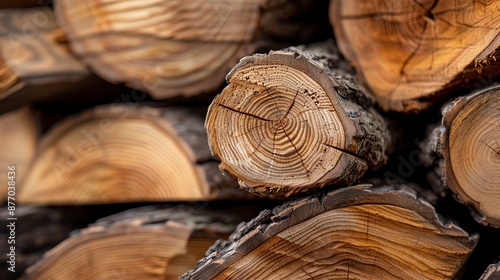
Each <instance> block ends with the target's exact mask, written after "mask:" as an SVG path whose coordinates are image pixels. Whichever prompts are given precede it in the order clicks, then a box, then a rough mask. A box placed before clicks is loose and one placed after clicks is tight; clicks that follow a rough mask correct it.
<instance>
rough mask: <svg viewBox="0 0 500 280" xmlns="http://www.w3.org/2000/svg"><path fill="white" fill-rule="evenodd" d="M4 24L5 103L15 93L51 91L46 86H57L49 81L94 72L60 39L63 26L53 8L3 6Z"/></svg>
mask: <svg viewBox="0 0 500 280" xmlns="http://www.w3.org/2000/svg"><path fill="white" fill-rule="evenodd" d="M0 26H1V28H0V78H1V79H2V80H1V82H0V101H1V103H5V101H4V99H7V100H8V98H9V97H10V95H14V94H16V95H19V94H21V95H23V96H22V98H24V99H28V98H29V99H36V98H37V97H36V96H35V95H51V94H53V93H51V92H48V93H47V92H45V90H47V89H52V91H54V90H55V89H53V88H51V87H48V86H46V85H58V84H61V86H64V85H66V84H68V83H70V82H74V81H79V80H82V79H85V78H88V76H89V75H90V73H89V71H88V70H87V69H86V67H85V66H84V65H83V64H82V63H80V62H79V61H77V60H76V59H75V58H74V57H73V56H72V55H71V54H70V53H69V52H68V49H67V46H65V45H64V44H59V43H58V42H57V41H56V38H57V35H58V31H59V26H58V25H57V23H56V21H55V18H54V14H53V12H52V10H51V9H49V8H47V7H45V8H30V9H22V10H0ZM36 85H45V87H42V88H37V87H36ZM40 91H42V92H40ZM12 98H13V97H10V99H12ZM26 103H28V102H27V100H25V103H24V104H26ZM3 106H5V105H3V104H2V107H3Z"/></svg>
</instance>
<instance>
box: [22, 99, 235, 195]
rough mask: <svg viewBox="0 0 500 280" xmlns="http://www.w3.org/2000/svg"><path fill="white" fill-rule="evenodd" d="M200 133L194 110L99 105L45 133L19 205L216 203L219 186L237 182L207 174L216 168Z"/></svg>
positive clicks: (200, 124)
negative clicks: (145, 202)
mask: <svg viewBox="0 0 500 280" xmlns="http://www.w3.org/2000/svg"><path fill="white" fill-rule="evenodd" d="M203 132H204V130H203V114H199V112H198V111H197V109H192V110H188V109H182V108H179V109H170V110H169V109H155V108H149V107H143V108H139V107H134V106H132V105H129V106H126V105H118V106H111V107H110V106H103V107H97V108H96V109H94V110H90V111H87V112H85V113H82V114H81V115H79V116H77V117H76V118H72V119H67V120H66V121H64V122H62V123H61V124H60V125H58V126H56V127H54V128H53V129H52V130H51V131H49V133H48V134H47V135H46V137H45V138H44V139H43V142H42V145H41V148H40V152H39V154H38V155H37V156H36V158H35V160H34V162H33V164H32V166H31V168H30V171H29V174H28V175H27V177H26V179H25V180H23V181H22V182H21V187H20V192H19V200H20V201H22V202H24V203H35V204H47V203H50V204H68V203H69V204H96V203H116V202H133V201H172V200H174V201H179V200H188V201H192V200H205V199H217V198H219V195H221V196H224V194H223V193H224V188H217V187H219V186H221V185H226V186H225V187H226V189H230V188H231V185H232V186H233V188H236V186H237V184H236V182H231V181H227V180H226V181H225V180H224V179H221V178H217V177H216V176H215V177H213V178H212V177H211V176H209V174H206V172H210V171H211V170H213V168H211V166H210V163H211V162H210V160H211V159H212V158H211V155H210V151H209V149H208V146H207V145H206V142H207V140H206V135H205V134H204V133H203ZM212 164H215V162H212ZM240 193H244V192H242V191H240ZM236 197H237V196H236Z"/></svg>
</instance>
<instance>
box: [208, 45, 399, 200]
mask: <svg viewBox="0 0 500 280" xmlns="http://www.w3.org/2000/svg"><path fill="white" fill-rule="evenodd" d="M342 63H343V61H342V59H341V58H340V57H339V54H338V51H336V49H335V46H334V44H333V42H332V41H325V42H323V43H318V44H313V45H310V46H299V47H291V48H288V49H285V50H281V51H272V52H270V53H269V54H255V55H253V56H248V57H245V58H243V59H242V60H241V61H240V63H238V64H237V65H236V66H235V67H234V68H233V69H232V70H231V72H230V73H229V74H228V76H227V81H228V83H229V85H228V86H227V87H226V88H225V89H224V90H223V91H222V93H220V94H219V95H218V96H217V97H216V98H215V99H214V101H213V102H212V104H211V105H210V108H209V112H208V115H207V119H206V123H205V127H206V129H207V133H208V138H209V145H210V149H211V150H212V152H213V153H214V155H215V156H216V157H217V158H219V159H220V160H221V161H222V163H221V165H220V169H221V170H223V171H224V172H226V173H228V174H230V175H231V176H233V177H235V178H237V179H238V180H239V181H240V185H241V187H242V188H244V189H246V190H248V191H251V192H255V193H258V194H260V195H266V196H270V197H283V196H290V195H293V194H297V193H300V192H307V191H311V190H314V189H317V188H320V187H323V186H324V185H326V184H336V185H346V184H347V185H348V184H351V183H352V182H354V181H355V180H357V179H359V178H360V177H361V176H362V175H363V174H364V172H365V171H366V170H367V169H375V168H377V167H379V166H381V165H383V164H384V163H385V161H386V160H387V147H388V145H389V144H390V142H391V137H390V133H389V131H388V128H387V123H386V122H385V120H384V119H383V118H382V117H381V116H380V115H379V114H378V113H377V112H376V111H375V110H374V109H373V108H372V107H371V105H372V100H371V98H370V96H369V95H367V94H366V92H365V91H364V89H363V88H361V87H358V85H357V83H356V80H355V79H354V78H353V77H352V76H351V75H349V74H348V73H349V68H348V67H347V66H346V65H343V67H342V68H339V65H340V66H342Z"/></svg>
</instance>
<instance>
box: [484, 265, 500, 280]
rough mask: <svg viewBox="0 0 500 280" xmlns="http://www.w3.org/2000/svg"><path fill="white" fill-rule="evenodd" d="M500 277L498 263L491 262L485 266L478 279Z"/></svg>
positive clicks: (487, 279)
mask: <svg viewBox="0 0 500 280" xmlns="http://www.w3.org/2000/svg"><path fill="white" fill-rule="evenodd" d="M499 279H500V263H497V264H491V265H489V266H488V268H486V271H484V273H483V275H481V278H479V280H499Z"/></svg>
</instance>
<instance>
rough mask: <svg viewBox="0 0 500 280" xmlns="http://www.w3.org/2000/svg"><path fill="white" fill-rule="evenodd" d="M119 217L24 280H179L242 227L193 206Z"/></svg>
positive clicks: (86, 233)
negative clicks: (220, 241)
mask: <svg viewBox="0 0 500 280" xmlns="http://www.w3.org/2000/svg"><path fill="white" fill-rule="evenodd" d="M117 215H118V216H117ZM117 215H114V216H110V217H109V218H105V219H103V220H100V221H98V222H97V223H96V224H93V225H91V226H90V227H88V228H86V229H83V230H80V231H78V232H76V233H74V234H73V235H72V236H71V237H70V238H68V239H66V240H65V241H64V242H62V243H61V244H59V245H58V246H57V247H55V248H54V249H52V250H50V251H49V252H47V253H46V254H45V255H44V256H43V258H42V259H41V260H40V261H39V262H37V263H36V264H34V265H33V266H31V267H30V268H28V269H27V270H26V272H25V274H24V275H23V277H21V278H20V279H51V280H56V279H57V280H58V279H61V280H63V279H73V278H77V279H89V280H90V279H177V278H178V277H179V276H180V275H181V274H182V273H184V272H185V271H186V270H188V269H189V268H191V267H192V266H193V265H194V264H196V262H197V261H198V260H199V259H200V258H202V257H203V256H204V253H205V251H206V250H207V248H209V247H210V245H212V244H213V243H214V242H215V241H216V240H217V239H219V238H227V236H229V234H230V232H231V231H232V230H234V228H235V227H236V224H237V223H239V222H241V219H239V218H238V217H236V216H232V215H228V214H227V213H224V214H222V213H221V212H216V211H207V210H203V211H201V210H195V209H192V208H189V207H187V206H184V207H175V208H168V209H154V208H153V207H144V208H139V209H132V210H128V211H126V212H124V213H120V214H117Z"/></svg>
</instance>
